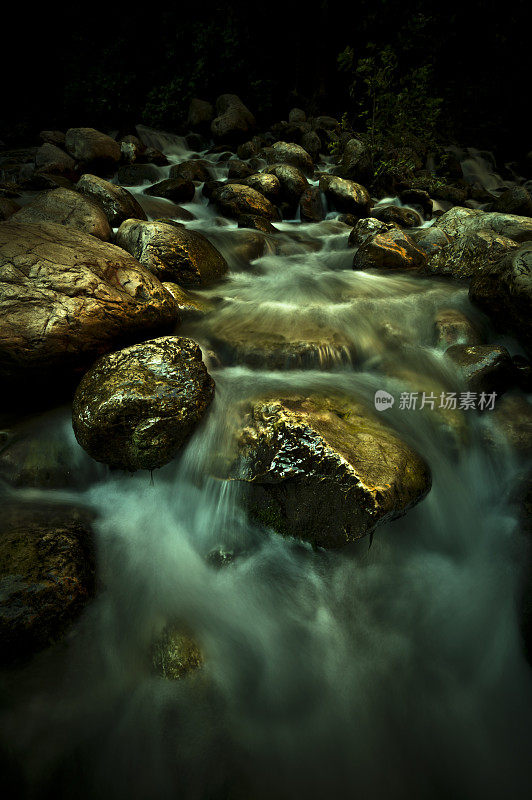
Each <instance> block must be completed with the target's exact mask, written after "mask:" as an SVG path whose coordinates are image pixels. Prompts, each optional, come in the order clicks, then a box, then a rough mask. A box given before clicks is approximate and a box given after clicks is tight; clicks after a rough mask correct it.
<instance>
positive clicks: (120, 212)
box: [76, 173, 146, 228]
mask: <svg viewBox="0 0 532 800" xmlns="http://www.w3.org/2000/svg"><path fill="white" fill-rule="evenodd" d="M76 189H77V191H78V192H80V193H81V194H82V195H84V196H85V197H89V198H90V199H91V200H94V202H95V203H97V204H98V205H99V206H100V207H101V208H102V209H103V212H104V214H105V216H106V217H107V220H108V222H109V225H111V226H112V227H113V228H116V227H118V225H120V223H122V222H123V221H124V220H125V219H146V214H145V213H144V211H143V210H142V206H141V205H140V204H139V203H138V202H137V200H136V199H135V198H134V197H133V195H132V194H131V193H130V192H128V191H127V189H123V188H122V187H121V186H117V185H116V184H114V183H109V181H106V180H104V179H103V178H99V177H98V176H97V175H89V173H85V175H83V176H82V177H81V178H80V180H79V181H78V183H77V184H76Z"/></svg>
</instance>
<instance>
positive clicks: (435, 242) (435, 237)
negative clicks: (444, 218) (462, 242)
mask: <svg viewBox="0 0 532 800" xmlns="http://www.w3.org/2000/svg"><path fill="white" fill-rule="evenodd" d="M409 235H410V236H411V237H412V239H413V240H414V241H415V243H416V244H417V246H418V247H419V249H420V250H422V251H423V252H424V253H425V255H426V256H427V258H430V256H432V255H434V253H438V252H439V251H440V250H441V249H442V248H443V247H447V245H448V244H449V242H450V241H451V239H450V238H449V236H447V234H446V233H444V232H443V231H442V230H441V228H437V227H436V226H435V225H431V226H430V228H421V229H420V230H418V231H412V232H411V233H410V234H409Z"/></svg>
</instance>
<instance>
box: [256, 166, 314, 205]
mask: <svg viewBox="0 0 532 800" xmlns="http://www.w3.org/2000/svg"><path fill="white" fill-rule="evenodd" d="M266 174H268V175H273V176H275V177H276V178H277V180H278V181H279V183H280V185H281V197H282V200H283V201H284V202H285V203H286V204H287V206H288V207H289V208H291V209H296V208H297V205H298V203H299V199H300V197H301V195H302V194H303V192H304V191H305V189H306V188H307V186H308V185H309V182H308V181H307V179H306V178H305V176H304V175H303V173H302V172H301V170H300V169H298V168H297V167H294V166H292V165H291V164H274V165H273V166H271V167H268V169H267V170H266Z"/></svg>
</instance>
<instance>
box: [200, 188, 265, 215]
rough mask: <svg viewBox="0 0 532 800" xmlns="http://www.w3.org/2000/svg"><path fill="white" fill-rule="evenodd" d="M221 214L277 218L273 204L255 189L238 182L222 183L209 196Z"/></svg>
mask: <svg viewBox="0 0 532 800" xmlns="http://www.w3.org/2000/svg"><path fill="white" fill-rule="evenodd" d="M211 199H212V201H213V202H214V203H215V205H216V206H217V207H218V208H219V209H220V211H221V213H222V214H225V215H226V216H227V217H233V218H235V219H238V217H240V216H241V215H242V214H252V215H254V216H256V217H264V219H269V220H272V219H278V218H279V213H278V211H277V209H276V208H275V206H274V205H273V204H272V203H270V201H269V200H268V199H267V198H266V197H264V195H262V194H261V193H260V192H258V191H257V190H256V189H252V188H251V186H244V185H243V184H240V183H228V184H222V185H221V186H219V187H218V188H216V189H215V190H214V192H213V193H212V197H211Z"/></svg>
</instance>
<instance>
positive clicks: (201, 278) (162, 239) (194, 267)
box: [116, 219, 227, 286]
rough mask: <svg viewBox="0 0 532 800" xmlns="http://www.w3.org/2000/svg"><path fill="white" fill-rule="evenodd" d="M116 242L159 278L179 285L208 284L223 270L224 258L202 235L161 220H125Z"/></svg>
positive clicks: (216, 278)
mask: <svg viewBox="0 0 532 800" xmlns="http://www.w3.org/2000/svg"><path fill="white" fill-rule="evenodd" d="M116 243H117V244H118V245H119V246H120V247H123V248H124V250H127V251H128V253H131V255H133V256H135V258H136V259H138V261H140V263H141V264H143V265H144V266H145V267H147V269H149V271H150V272H152V273H153V274H154V275H156V276H157V277H158V278H159V279H160V280H167V281H175V282H176V283H178V284H180V285H183V286H203V285H206V284H208V283H212V282H213V281H216V280H219V279H220V278H221V277H222V276H223V275H224V274H225V273H226V271H227V263H226V261H225V259H224V258H223V257H222V256H221V255H220V253H219V252H218V250H217V249H216V248H215V247H214V245H212V244H211V243H210V242H209V240H208V239H206V238H205V236H203V235H202V234H201V233H198V232H197V231H192V230H187V229H186V228H183V227H176V226H175V225H168V224H166V223H164V222H142V221H140V220H133V219H128V220H126V221H125V222H123V223H122V225H121V226H120V228H119V229H118V232H117V234H116Z"/></svg>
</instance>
